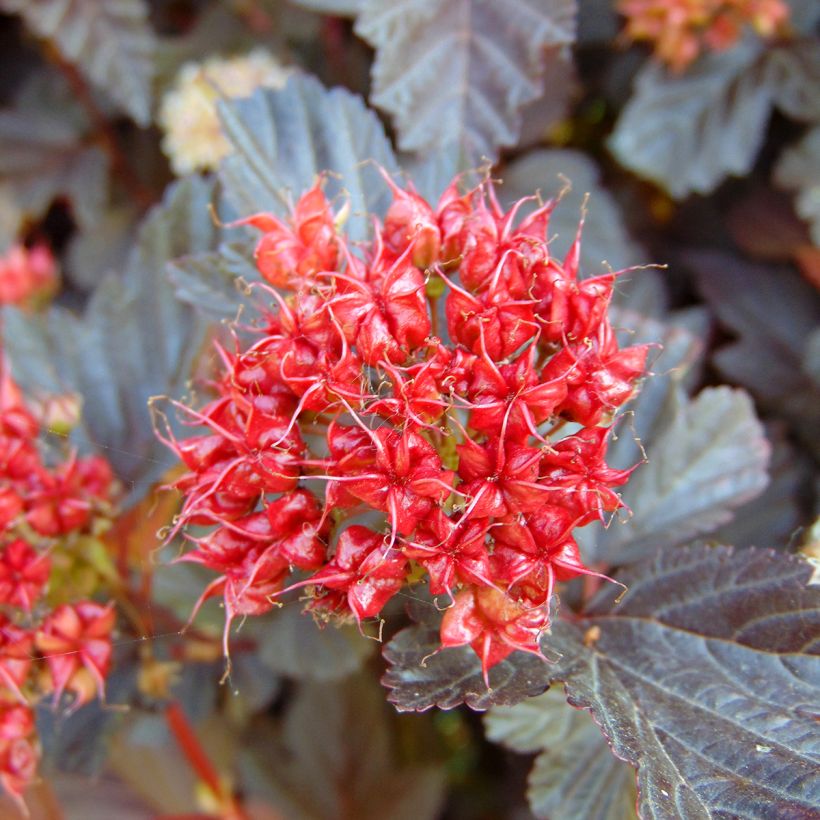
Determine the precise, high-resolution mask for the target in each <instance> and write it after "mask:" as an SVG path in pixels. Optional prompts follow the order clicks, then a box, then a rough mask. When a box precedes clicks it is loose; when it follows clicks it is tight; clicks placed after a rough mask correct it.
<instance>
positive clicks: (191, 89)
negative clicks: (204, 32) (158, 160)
mask: <svg viewBox="0 0 820 820" xmlns="http://www.w3.org/2000/svg"><path fill="white" fill-rule="evenodd" d="M289 73H290V72H289V70H288V69H286V68H284V67H283V66H282V65H281V64H280V63H279V62H277V61H276V59H275V58H274V57H273V56H271V54H270V53H269V52H267V51H265V50H263V49H254V50H253V51H251V52H250V53H249V54H245V55H242V56H239V57H228V58H223V57H211V58H209V59H208V60H206V61H205V62H203V63H186V64H185V65H184V66H182V68H181V69H180V71H179V73H178V74H177V77H176V80H175V81H174V84H173V86H172V87H171V88H170V89H169V90H168V91H167V92H166V94H165V96H164V97H163V98H162V102H161V104H160V109H159V118H158V121H159V125H160V127H161V128H162V130H163V131H164V132H165V136H164V138H163V140H162V149H163V151H165V153H166V155H167V156H168V158H169V159H170V160H171V166H172V168H173V169H174V172H175V173H177V174H180V175H181V174H188V173H191V172H192V171H207V170H210V169H212V168H215V167H216V165H217V164H218V163H219V161H220V160H221V159H222V158H223V157H224V156H226V155H227V154H228V153H229V152H230V144H229V143H228V140H227V139H226V138H225V135H224V134H223V133H222V129H221V127H220V123H219V117H218V116H217V113H216V104H217V102H218V101H219V100H220V99H222V98H223V97H247V96H248V95H250V94H251V93H252V92H253V91H254V90H255V89H257V88H259V87H265V88H281V87H282V86H283V85H284V84H285V81H286V80H287V77H288V74H289Z"/></svg>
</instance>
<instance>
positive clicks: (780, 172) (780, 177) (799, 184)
mask: <svg viewBox="0 0 820 820" xmlns="http://www.w3.org/2000/svg"><path fill="white" fill-rule="evenodd" d="M774 181H775V182H776V183H777V184H778V185H780V186H781V187H783V188H786V189H788V190H792V191H795V192H796V195H795V200H794V206H795V210H796V211H797V213H798V214H800V216H801V217H802V218H803V219H804V220H806V222H808V223H809V225H810V226H811V237H812V240H813V242H814V244H815V245H818V246H820V125H815V126H814V128H812V129H811V130H810V131H808V132H807V133H806V135H805V136H804V137H803V139H801V140H800V141H799V142H798V143H797V144H796V145H792V146H791V147H790V148H787V149H786V150H785V151H784V152H783V155H782V156H781V157H780V159H779V160H778V162H777V165H776V166H775V169H774Z"/></svg>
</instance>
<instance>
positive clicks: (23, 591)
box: [0, 373, 114, 800]
mask: <svg viewBox="0 0 820 820" xmlns="http://www.w3.org/2000/svg"><path fill="white" fill-rule="evenodd" d="M41 432H42V429H41V424H40V422H39V421H38V419H37V418H36V417H35V415H34V414H33V413H32V412H31V410H30V409H29V408H28V407H27V406H26V404H25V403H24V400H23V397H22V394H21V393H20V390H19V389H18V388H17V386H16V385H15V384H14V383H13V382H12V380H11V379H10V378H9V376H8V374H6V373H4V374H2V375H0V784H2V786H3V788H4V790H5V791H6V792H7V793H8V794H10V795H12V796H13V797H15V798H17V799H18V800H19V799H20V796H21V794H22V792H23V790H24V789H25V787H26V786H27V785H28V783H29V782H30V781H31V780H32V778H33V777H34V775H35V772H36V768H37V760H38V757H39V747H38V742H37V734H36V729H35V723H34V712H33V705H34V704H35V703H36V702H37V701H38V700H40V699H41V698H43V697H45V696H49V697H51V698H52V699H53V702H54V704H55V705H56V704H57V703H58V702H59V701H60V699H61V698H62V696H63V694H64V693H68V694H69V695H70V696H71V698H72V708H77V707H79V706H81V705H83V704H84V703H86V702H88V701H89V700H91V699H92V698H93V697H95V696H97V695H102V694H103V693H104V687H105V678H106V676H107V675H108V671H109V667H110V664H111V631H112V629H113V626H114V611H113V609H112V608H111V606H110V605H103V604H99V603H95V602H93V601H89V600H66V590H65V589H52V588H51V587H52V584H50V580H51V579H52V578H53V570H54V563H55V561H57V559H58V556H59V558H60V559H61V562H62V563H63V564H65V562H66V558H67V556H70V555H71V553H72V550H73V548H74V546H75V542H76V540H77V539H78V538H79V537H80V536H82V535H83V534H84V533H87V532H90V531H91V530H92V529H93V527H94V526H95V523H96V521H97V518H98V517H99V516H103V515H105V514H106V513H107V512H108V511H109V510H110V500H109V499H110V497H111V493H112V490H113V479H112V474H111V469H110V467H109V465H108V463H107V462H106V461H105V460H104V459H102V458H100V457H97V456H94V457H90V458H78V457H76V455H71V456H69V458H68V459H67V460H65V461H61V462H59V463H56V464H52V463H47V461H46V460H45V458H44V455H43V450H42V447H41V443H40V435H41Z"/></svg>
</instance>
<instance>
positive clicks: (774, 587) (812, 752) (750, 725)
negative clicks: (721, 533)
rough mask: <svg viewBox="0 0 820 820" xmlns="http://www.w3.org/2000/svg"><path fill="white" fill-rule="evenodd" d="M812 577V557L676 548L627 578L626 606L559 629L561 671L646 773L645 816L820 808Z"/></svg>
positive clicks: (817, 623) (605, 603) (779, 813)
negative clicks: (808, 559) (595, 636)
mask: <svg viewBox="0 0 820 820" xmlns="http://www.w3.org/2000/svg"><path fill="white" fill-rule="evenodd" d="M811 575H812V567H811V565H810V564H809V563H808V562H806V561H804V560H802V559H800V558H797V557H794V556H788V555H784V554H781V553H775V552H771V551H768V550H755V549H747V550H741V551H735V550H733V549H732V548H729V547H706V546H701V547H697V548H688V549H680V550H675V551H665V552H661V553H659V554H658V556H657V557H656V558H655V559H654V560H653V561H648V562H646V563H644V564H643V565H641V566H640V567H639V568H636V569H634V570H633V571H631V572H630V573H628V574H625V575H624V576H623V577H622V579H621V580H623V582H624V583H625V584H627V586H628V587H629V592H628V593H627V594H626V596H625V597H624V599H623V601H622V603H621V604H620V605H619V606H616V605H614V603H613V595H612V593H611V591H610V590H609V589H606V590H604V591H603V593H602V594H601V595H600V596H599V597H598V598H597V599H596V601H595V602H593V605H592V607H591V608H590V609H589V611H588V613H587V614H586V615H585V616H584V617H583V618H582V619H581V620H580V621H578V622H577V623H573V624H570V623H567V622H562V623H559V624H557V625H556V627H555V628H554V631H553V636H552V637H551V638H550V639H549V644H550V645H551V646H552V647H553V648H556V649H558V650H559V651H560V652H561V653H562V654H563V658H562V659H561V660H560V661H559V662H558V664H557V665H556V666H555V667H553V668H552V669H551V670H550V677H551V679H553V680H561V681H563V682H564V683H565V684H566V688H567V693H568V697H569V702H570V703H571V704H572V705H574V706H577V707H582V708H584V709H588V710H589V711H590V712H591V713H592V716H593V717H594V718H595V721H596V722H597V723H598V724H599V726H600V727H601V729H602V730H603V732H604V734H605V735H606V736H607V737H608V739H609V741H610V743H611V745H612V749H613V751H614V752H615V754H616V755H617V756H618V757H619V758H621V759H622V760H625V761H627V762H629V763H631V764H632V765H634V766H637V767H638V789H639V796H640V797H639V809H640V814H641V816H642V817H646V818H678V817H687V818H730V817H744V818H758V817H759V818H766V817H795V818H797V817H807V816H811V815H812V813H813V812H816V810H817V807H818V805H820V776H818V774H817V772H818V766H817V764H818V761H819V760H820V747H819V746H818V742H817V734H816V731H815V723H814V722H815V720H816V718H817V702H818V694H820V693H819V692H818V680H820V662H818V659H817V654H818V650H819V649H820V644H819V643H818V639H817V636H818V634H820V630H819V629H818V627H820V589H818V588H817V587H816V586H814V587H812V586H808V583H809V581H810V578H811ZM595 627H597V629H598V630H600V635H599V637H598V639H597V640H594V641H590V640H589V635H590V632H589V630H590V629H591V628H595ZM585 635H586V636H587V643H591V645H590V646H587V645H585V643H584V638H585Z"/></svg>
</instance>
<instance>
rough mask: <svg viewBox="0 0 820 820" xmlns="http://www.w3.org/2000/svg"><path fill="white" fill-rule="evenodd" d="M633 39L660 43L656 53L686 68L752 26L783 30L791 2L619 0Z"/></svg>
mask: <svg viewBox="0 0 820 820" xmlns="http://www.w3.org/2000/svg"><path fill="white" fill-rule="evenodd" d="M618 11H619V12H620V13H621V14H623V15H624V16H625V17H626V27H625V29H624V35H625V36H626V38H627V39H629V40H634V41H640V42H643V41H647V42H650V43H652V44H653V45H654V49H655V55H656V57H657V58H658V59H660V60H662V61H663V62H665V63H666V64H667V65H669V67H670V68H671V69H672V70H673V71H683V70H685V69H686V68H687V67H688V66H689V65H690V63H692V62H693V61H694V60H695V59H697V57H698V56H699V55H700V54H701V52H703V51H726V50H727V49H729V48H731V47H732V46H733V45H735V44H736V43H737V42H738V41H739V40H740V38H741V37H742V36H743V33H744V30H745V29H746V28H747V27H751V28H752V29H753V30H754V31H755V33H756V34H757V35H758V36H760V37H773V36H775V35H777V34H781V33H783V31H784V30H785V29H786V26H787V23H788V19H789V6H788V3H785V2H783V0H619V2H618Z"/></svg>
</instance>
